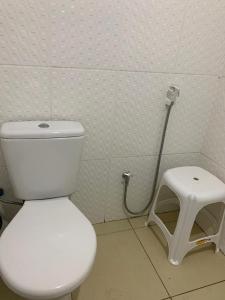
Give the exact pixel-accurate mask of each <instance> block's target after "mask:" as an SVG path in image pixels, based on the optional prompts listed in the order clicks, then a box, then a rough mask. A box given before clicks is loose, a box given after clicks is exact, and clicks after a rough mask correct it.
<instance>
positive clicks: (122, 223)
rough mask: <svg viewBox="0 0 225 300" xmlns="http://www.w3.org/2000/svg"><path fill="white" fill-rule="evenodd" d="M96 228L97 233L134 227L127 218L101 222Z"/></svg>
mask: <svg viewBox="0 0 225 300" xmlns="http://www.w3.org/2000/svg"><path fill="white" fill-rule="evenodd" d="M94 228H95V232H96V234H97V235H99V234H107V233H113V232H118V231H124V230H129V229H132V227H131V226H130V223H129V222H128V221H127V220H119V221H111V222H106V223H99V224H95V225H94Z"/></svg>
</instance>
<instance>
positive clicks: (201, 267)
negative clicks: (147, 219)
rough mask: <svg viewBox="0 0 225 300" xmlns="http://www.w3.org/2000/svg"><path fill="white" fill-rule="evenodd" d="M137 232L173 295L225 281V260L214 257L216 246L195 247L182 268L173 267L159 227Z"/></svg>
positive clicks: (185, 259) (218, 256)
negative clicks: (168, 258)
mask: <svg viewBox="0 0 225 300" xmlns="http://www.w3.org/2000/svg"><path fill="white" fill-rule="evenodd" d="M170 226H171V225H170ZM198 230H199V229H198ZM136 233H137V235H138V237H139V238H140V240H141V243H142V245H143V246H144V247H145V249H146V251H147V253H148V255H149V256H150V258H151V261H152V263H153V264H154V266H155V268H156V270H157V272H158V274H159V275H160V277H161V279H162V280H163V282H164V284H165V286H166V287H167V289H168V291H169V293H170V294H171V295H176V294H180V293H184V292H188V291H190V290H193V289H196V288H199V287H203V286H206V285H209V284H212V283H216V282H218V281H221V280H225V257H224V255H223V254H222V253H217V254H214V248H213V247H212V246H207V247H206V246H205V247H202V248H201V249H198V248H195V250H194V251H192V252H191V253H190V254H188V255H187V256H186V257H185V258H184V260H183V263H182V264H181V265H180V266H173V265H171V264H170V263H169V262H168V260H167V246H166V241H165V239H164V237H163V235H162V233H161V231H160V229H159V228H158V227H157V226H151V227H149V228H140V229H136ZM197 234H199V233H197Z"/></svg>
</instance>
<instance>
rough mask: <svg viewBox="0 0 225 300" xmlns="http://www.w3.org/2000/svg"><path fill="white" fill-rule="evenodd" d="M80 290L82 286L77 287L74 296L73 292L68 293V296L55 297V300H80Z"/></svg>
mask: <svg viewBox="0 0 225 300" xmlns="http://www.w3.org/2000/svg"><path fill="white" fill-rule="evenodd" d="M79 291H80V288H77V289H76V290H75V291H74V292H73V298H72V294H68V295H66V296H63V297H60V298H57V299H55V300H78V295H79Z"/></svg>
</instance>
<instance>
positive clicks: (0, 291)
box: [0, 279, 25, 300]
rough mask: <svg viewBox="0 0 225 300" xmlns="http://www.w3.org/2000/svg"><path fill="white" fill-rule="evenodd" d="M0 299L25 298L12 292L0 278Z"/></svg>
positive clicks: (21, 299) (14, 299)
mask: <svg viewBox="0 0 225 300" xmlns="http://www.w3.org/2000/svg"><path fill="white" fill-rule="evenodd" d="M0 299H1V300H25V299H24V298H21V297H19V296H17V295H16V294H14V293H13V292H12V291H11V290H10V289H8V288H7V286H6V285H5V284H4V283H3V281H2V280H1V279H0Z"/></svg>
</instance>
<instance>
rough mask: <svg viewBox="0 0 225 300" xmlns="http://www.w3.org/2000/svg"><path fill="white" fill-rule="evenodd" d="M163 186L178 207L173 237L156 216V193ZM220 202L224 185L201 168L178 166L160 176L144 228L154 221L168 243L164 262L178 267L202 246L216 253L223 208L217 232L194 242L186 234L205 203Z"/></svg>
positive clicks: (218, 244)
mask: <svg viewBox="0 0 225 300" xmlns="http://www.w3.org/2000/svg"><path fill="white" fill-rule="evenodd" d="M164 186H167V187H168V188H169V189H170V190H171V191H172V192H173V193H174V194H175V195H176V197H177V199H178V200H179V204H180V212H179V216H178V220H177V224H176V228H175V231H174V233H173V234H171V233H170V232H169V230H168V229H167V227H166V226H165V224H164V223H163V222H162V220H161V219H160V218H159V217H158V216H157V214H156V205H157V201H158V199H159V194H160V191H161V189H162V188H163V187H164ZM221 202H222V203H223V204H225V184H224V183H223V182H222V181H221V180H219V179H218V178H217V177H216V176H214V175H212V174H211V173H209V172H208V171H206V170H204V169H202V168H199V167H195V166H188V167H179V168H174V169H169V170H167V171H166V172H165V173H164V174H163V176H162V179H161V182H160V185H159V188H158V191H157V193H156V195H155V198H154V200H153V204H152V207H151V210H150V213H149V217H148V221H147V222H146V225H148V224H149V223H150V222H154V223H156V225H158V226H159V227H160V229H161V230H162V233H163V234H164V236H165V238H166V240H167V243H168V248H169V255H168V259H169V262H170V263H172V264H173V265H179V264H180V263H181V262H182V260H183V258H184V256H185V255H186V254H187V253H188V252H189V251H190V250H191V249H193V248H194V247H196V246H199V245H202V244H205V243H214V244H215V245H216V252H218V251H219V249H220V241H221V238H220V236H221V232H222V224H223V220H224V215H225V214H224V211H225V210H224V209H223V211H221V220H220V223H219V230H218V232H217V233H215V234H213V235H208V236H205V237H203V238H199V239H197V240H194V241H190V235H191V230H192V227H193V225H194V222H195V219H196V216H197V214H198V213H199V211H200V210H201V209H202V208H204V207H206V206H207V205H209V204H215V203H221Z"/></svg>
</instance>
